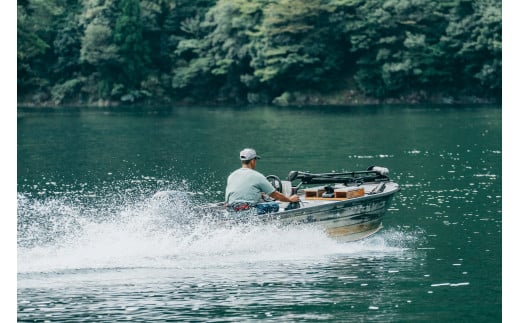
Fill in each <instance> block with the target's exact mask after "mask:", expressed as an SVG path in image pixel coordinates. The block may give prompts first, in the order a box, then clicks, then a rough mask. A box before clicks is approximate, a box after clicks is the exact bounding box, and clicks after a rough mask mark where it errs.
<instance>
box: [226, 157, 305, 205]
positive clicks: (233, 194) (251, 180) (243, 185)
mask: <svg viewBox="0 0 520 323" xmlns="http://www.w3.org/2000/svg"><path fill="white" fill-rule="evenodd" d="M258 159H260V156H258V155H257V154H256V151H255V150H254V149H251V148H245V149H244V150H242V151H241V152H240V160H241V162H242V167H241V168H239V169H237V170H235V171H234V172H232V173H231V174H230V175H229V177H228V179H227V186H226V206H227V208H228V209H230V210H234V211H242V210H248V209H250V208H252V207H256V206H257V205H258V204H259V202H261V198H262V195H263V194H265V195H268V196H270V197H271V198H273V199H275V200H278V201H282V202H298V201H299V197H298V195H296V194H294V195H292V196H290V197H287V196H285V195H283V194H282V193H280V192H278V191H277V190H276V189H275V188H274V187H273V185H271V183H269V181H268V180H267V179H266V178H265V176H264V175H262V174H261V173H260V172H258V171H256V170H255V168H256V161H257V160H258ZM260 204H261V203H260ZM276 206H277V205H276ZM274 211H277V208H276V210H274Z"/></svg>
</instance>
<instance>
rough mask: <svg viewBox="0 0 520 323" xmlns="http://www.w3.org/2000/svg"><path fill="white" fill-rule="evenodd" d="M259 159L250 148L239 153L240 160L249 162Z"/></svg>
mask: <svg viewBox="0 0 520 323" xmlns="http://www.w3.org/2000/svg"><path fill="white" fill-rule="evenodd" d="M251 159H260V156H258V155H257V154H256V151H255V150H254V149H251V148H245V149H244V150H242V151H241V152H240V160H251Z"/></svg>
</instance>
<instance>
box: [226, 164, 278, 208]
mask: <svg viewBox="0 0 520 323" xmlns="http://www.w3.org/2000/svg"><path fill="white" fill-rule="evenodd" d="M274 190H275V188H274V187H273V185H271V183H269V181H268V180H267V179H266V178H265V176H264V175H262V174H260V173H259V172H257V171H256V170H254V169H251V168H239V169H237V170H235V171H234V172H233V173H231V174H230V175H229V177H228V179H227V186H226V203H227V204H233V203H235V202H247V203H257V202H258V200H259V199H260V197H261V196H262V192H264V193H265V194H267V195H270V194H271V193H273V192H274Z"/></svg>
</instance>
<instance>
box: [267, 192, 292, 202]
mask: <svg viewBox="0 0 520 323" xmlns="http://www.w3.org/2000/svg"><path fill="white" fill-rule="evenodd" d="M269 196H270V197H272V198H274V199H275V200H278V201H282V202H298V201H299V200H300V198H299V197H298V195H296V194H294V195H291V196H290V197H287V196H285V195H283V194H282V193H280V192H278V191H274V192H272V193H271V194H269Z"/></svg>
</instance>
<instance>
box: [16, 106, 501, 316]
mask: <svg viewBox="0 0 520 323" xmlns="http://www.w3.org/2000/svg"><path fill="white" fill-rule="evenodd" d="M501 112H502V111H501V109H500V107H493V106H414V107H408V106H366V107H302V108H274V107H255V108H221V107H219V108H184V107H172V108H164V109H157V110H155V111H153V112H151V111H148V110H146V109H141V110H140V109H132V110H131V111H121V110H109V109H104V110H102V109H100V110H95V109H94V110H93V109H90V110H89V109H60V110H53V111H45V112H42V111H34V110H24V109H19V110H18V128H17V131H18V138H17V161H18V162H17V163H18V164H17V177H18V183H17V191H18V198H17V200H18V221H17V225H18V239H17V246H18V248H17V253H18V254H17V271H18V275H17V276H18V279H17V290H18V295H17V303H18V314H17V315H18V321H20V322H29V321H31V322H33V321H48V322H58V321H67V322H72V321H73V322H81V321H84V322H115V321H118V322H122V321H143V322H145V321H146V322H150V321H191V322H198V321H201V322H202V321H203V322H217V321H218V322H223V321H237V322H243V321H257V320H258V321H266V322H269V321H276V322H280V321H281V322H293V321H298V322H300V321H320V320H322V321H327V322H330V321H337V322H340V321H341V322H344V321H350V322H360V321H370V322H395V321H401V322H402V321H408V322H418V321H425V322H426V321H427V322H431V321H434V322H435V321H438V322H445V321H452V322H457V321H458V322H460V321H467V322H499V321H501V319H502V151H501V149H502V148H501V147H502V138H501V133H502V120H501ZM244 147H253V148H255V149H256V150H257V152H258V153H259V154H260V155H261V156H262V159H261V160H260V161H259V162H258V163H257V170H259V171H260V172H262V173H263V174H265V175H268V174H276V175H279V176H280V177H286V175H287V174H288V172H289V171H290V170H302V171H311V172H330V171H348V170H363V169H366V168H367V167H368V166H370V165H380V166H385V167H388V168H389V169H390V177H391V178H392V179H393V180H395V181H396V182H398V183H399V184H400V185H401V188H402V189H401V191H400V192H399V193H398V194H397V195H396V196H395V198H394V199H393V202H392V206H391V208H390V210H389V212H388V213H387V215H386V216H385V218H384V220H383V225H384V228H383V229H382V230H381V231H380V232H379V233H377V234H376V235H374V236H372V237H370V238H368V239H365V240H361V241H357V242H351V243H338V242H336V241H334V240H331V239H330V238H328V237H327V236H326V235H325V234H324V233H323V232H321V231H319V230H318V229H316V228H313V227H302V226H295V227H279V226H276V225H265V224H264V225H258V224H254V225H253V224H250V225H248V224H243V225H239V226H235V227H225V228H224V227H215V226H214V225H211V224H209V223H205V222H204V221H201V215H200V214H197V211H196V206H200V205H204V204H207V203H212V202H218V201H221V200H223V198H224V189H225V180H226V177H227V176H228V175H229V173H230V172H232V171H233V170H234V169H236V168H238V167H240V162H239V159H238V153H239V151H240V150H241V149H242V148H244ZM165 190H168V191H174V194H177V195H178V197H179V198H178V199H174V200H169V201H168V202H167V203H164V202H162V203H159V202H157V200H156V199H154V198H153V195H154V194H155V193H156V192H158V191H165Z"/></svg>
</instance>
